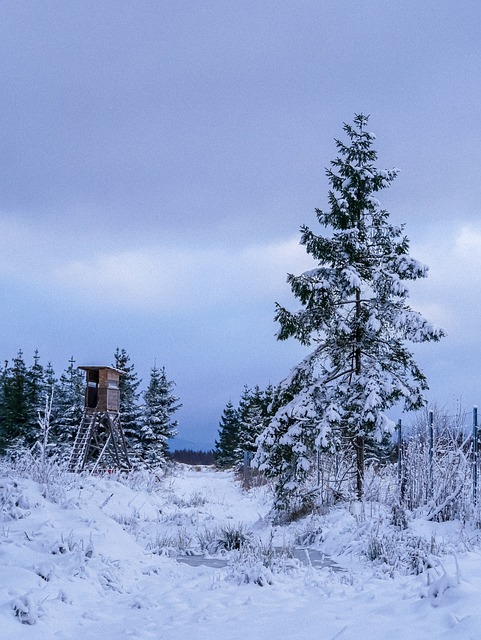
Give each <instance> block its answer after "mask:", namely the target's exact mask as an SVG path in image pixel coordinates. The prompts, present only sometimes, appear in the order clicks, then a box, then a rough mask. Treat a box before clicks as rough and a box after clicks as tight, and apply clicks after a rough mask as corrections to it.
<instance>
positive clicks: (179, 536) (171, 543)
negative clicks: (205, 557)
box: [146, 528, 193, 557]
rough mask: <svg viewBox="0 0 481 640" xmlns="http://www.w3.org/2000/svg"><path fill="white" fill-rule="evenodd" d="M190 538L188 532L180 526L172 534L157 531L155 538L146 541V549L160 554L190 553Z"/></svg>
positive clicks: (176, 554)
mask: <svg viewBox="0 0 481 640" xmlns="http://www.w3.org/2000/svg"><path fill="white" fill-rule="evenodd" d="M192 540H193V538H192V536H191V535H190V533H189V532H188V531H187V530H186V529H185V528H181V529H179V530H178V531H176V532H175V534H173V535H168V534H160V533H158V534H157V535H156V537H155V540H151V541H150V542H148V543H147V545H146V549H147V551H150V552H151V553H155V554H157V555H160V556H170V557H173V556H178V555H186V554H188V553H189V551H190V552H191V553H192V551H191V549H192Z"/></svg>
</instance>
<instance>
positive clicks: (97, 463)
mask: <svg viewBox="0 0 481 640" xmlns="http://www.w3.org/2000/svg"><path fill="white" fill-rule="evenodd" d="M79 369H82V370H83V371H85V373H86V388H85V409H84V414H83V418H82V422H81V424H80V427H79V430H78V432H77V436H76V438H75V442H74V445H73V448H72V452H71V455H70V461H69V470H70V471H83V470H84V469H85V468H86V467H89V468H91V469H92V471H95V470H97V469H99V470H100V469H104V470H105V469H109V470H110V469H119V470H122V469H124V470H125V469H130V468H131V464H130V460H129V455H128V452H127V446H126V443H125V438H124V434H123V431H122V425H121V423H120V376H121V375H123V372H122V371H120V370H119V369H115V368H114V367H106V366H83V367H79Z"/></svg>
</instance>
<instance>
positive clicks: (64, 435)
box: [53, 356, 85, 448]
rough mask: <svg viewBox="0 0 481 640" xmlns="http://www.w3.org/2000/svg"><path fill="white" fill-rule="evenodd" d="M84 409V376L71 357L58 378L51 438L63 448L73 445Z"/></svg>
mask: <svg viewBox="0 0 481 640" xmlns="http://www.w3.org/2000/svg"><path fill="white" fill-rule="evenodd" d="M84 407H85V376H84V373H83V372H82V371H80V370H79V369H78V367H76V366H75V360H74V358H73V356H72V357H71V358H70V360H69V361H68V367H67V369H66V370H65V371H64V372H63V373H62V375H61V376H60V384H59V390H58V393H57V402H56V415H57V419H56V422H55V426H54V433H53V438H54V439H55V440H56V441H57V442H58V443H59V445H60V446H61V447H62V448H63V447H67V446H69V445H71V444H73V442H74V440H75V436H76V435H77V431H78V428H79V427H80V423H81V421H82V416H83V412H84Z"/></svg>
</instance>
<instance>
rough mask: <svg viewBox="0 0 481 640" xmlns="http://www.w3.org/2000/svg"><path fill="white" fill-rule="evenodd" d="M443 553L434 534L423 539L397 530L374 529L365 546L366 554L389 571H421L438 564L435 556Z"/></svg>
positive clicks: (384, 569) (414, 572) (385, 570)
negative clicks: (376, 530) (428, 538)
mask: <svg viewBox="0 0 481 640" xmlns="http://www.w3.org/2000/svg"><path fill="white" fill-rule="evenodd" d="M442 552H443V548H442V547H441V545H439V544H438V542H437V541H436V539H435V538H434V537H432V538H431V539H430V540H426V539H424V538H422V537H420V536H416V535H414V534H413V533H412V532H408V531H403V532H400V531H396V530H385V531H378V532H377V533H375V532H373V533H372V534H371V535H370V536H369V537H368V538H367V540H366V542H365V546H364V555H365V557H366V558H367V559H368V560H369V561H370V562H373V563H375V564H376V565H378V566H379V567H380V568H381V569H382V570H383V571H384V572H387V573H390V574H393V573H394V572H397V573H401V574H405V575H407V574H415V575H418V574H420V573H424V572H425V571H426V570H427V569H429V568H430V567H432V566H435V565H436V564H437V563H438V559H437V558H436V556H437V555H439V554H441V553H442Z"/></svg>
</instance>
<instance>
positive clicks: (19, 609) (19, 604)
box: [11, 594, 43, 625]
mask: <svg viewBox="0 0 481 640" xmlns="http://www.w3.org/2000/svg"><path fill="white" fill-rule="evenodd" d="M11 606H12V609H13V610H14V612H15V615H16V616H17V618H18V619H19V620H20V622H21V623H22V624H29V625H34V624H36V623H37V620H38V619H39V618H40V617H41V615H42V614H43V611H42V607H41V606H40V605H39V604H38V603H37V602H35V600H34V599H33V598H32V596H31V595H30V594H25V595H24V596H21V597H20V598H16V599H15V600H14V601H13V602H12V603H11Z"/></svg>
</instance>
